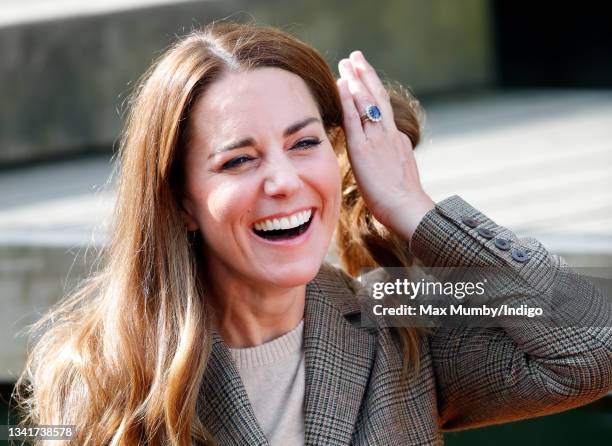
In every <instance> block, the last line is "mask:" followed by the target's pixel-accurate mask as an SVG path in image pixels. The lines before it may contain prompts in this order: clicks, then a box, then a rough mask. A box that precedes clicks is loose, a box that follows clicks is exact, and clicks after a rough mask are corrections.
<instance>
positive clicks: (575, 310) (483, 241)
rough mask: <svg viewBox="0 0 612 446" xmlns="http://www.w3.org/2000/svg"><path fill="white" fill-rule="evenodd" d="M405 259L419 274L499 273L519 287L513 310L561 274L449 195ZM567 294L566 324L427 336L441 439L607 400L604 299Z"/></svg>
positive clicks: (611, 319)
mask: <svg viewBox="0 0 612 446" xmlns="http://www.w3.org/2000/svg"><path fill="white" fill-rule="evenodd" d="M483 228H484V229H485V230H483ZM486 230H489V231H491V232H489V233H487V231H486ZM482 234H484V236H483V235H482ZM500 238H501V239H504V240H506V241H508V242H509V245H504V244H503V243H501V246H502V248H505V249H500V248H499V247H498V246H499V245H500V242H499V241H497V244H496V239H500ZM410 250H411V253H412V254H413V255H414V256H415V257H417V258H418V259H419V260H420V262H421V263H422V264H423V265H424V266H425V267H458V266H461V267H503V268H504V269H505V270H506V269H507V270H508V271H510V274H511V275H513V276H514V277H515V278H516V279H517V281H516V282H517V283H519V282H520V283H522V284H524V285H523V288H522V289H521V293H520V294H521V296H522V298H523V300H522V301H521V303H527V304H529V303H530V302H531V303H532V304H534V305H535V304H536V302H537V299H538V293H539V290H543V289H545V288H547V287H550V286H551V285H554V283H553V284H551V283H550V282H551V281H554V280H556V279H555V277H558V275H555V271H558V270H559V268H563V267H564V266H566V265H567V264H566V263H565V262H564V261H563V259H562V258H560V257H558V256H556V255H552V254H550V253H549V252H548V251H547V250H546V249H545V248H544V247H543V246H542V244H541V243H539V242H538V241H537V240H534V239H532V238H520V239H519V238H517V236H516V235H515V234H513V233H512V232H511V231H510V230H508V229H506V228H503V227H501V226H498V225H496V224H495V223H494V222H493V221H492V220H491V219H489V218H487V217H486V216H485V215H483V214H482V213H480V212H479V211H478V210H476V209H474V208H473V207H472V206H470V205H469V204H468V203H466V202H465V201H464V200H462V199H461V198H460V197H458V196H452V197H450V198H447V199H446V200H443V201H441V202H440V203H438V204H437V205H436V207H435V208H434V209H432V210H431V211H429V212H428V213H427V214H426V215H425V216H424V218H423V220H422V221H421V222H420V223H419V226H418V227H417V229H416V231H415V233H414V234H413V237H412V239H411V241H410ZM571 289H572V290H575V291H573V292H575V293H577V295H575V296H573V300H574V302H575V304H572V305H568V306H567V307H566V308H564V309H563V311H562V312H560V314H561V315H562V317H563V318H566V320H567V322H568V323H567V324H566V325H562V326H555V327H550V326H546V325H544V324H539V323H537V322H533V323H531V322H530V323H529V324H524V325H518V324H509V323H507V324H504V323H503V322H500V325H501V326H498V327H494V328H491V327H485V328H474V327H459V328H450V327H438V328H436V329H435V330H434V331H433V332H432V333H430V334H429V335H428V341H429V347H430V351H431V357H432V363H433V371H434V375H435V380H436V394H437V402H438V413H439V419H440V424H441V428H442V429H443V430H448V431H452V430H461V429H466V428H472V427H479V426H483V425H487V424H496V423H502V422H507V421H512V420H519V419H523V418H527V417H533V416H540V415H546V414H551V413H556V412H560V411H563V410H567V409H570V408H573V407H577V406H580V405H583V404H586V403H589V402H591V401H593V400H595V399H598V398H600V397H602V396H604V395H605V394H606V393H607V392H609V391H610V389H611V388H612V307H611V304H610V300H609V298H608V297H606V296H604V295H603V293H601V292H600V291H599V290H597V289H595V288H594V287H592V286H589V285H588V284H586V283H585V284H584V286H572V287H571ZM510 292H512V293H516V288H514V289H513V290H512V291H508V293H510ZM464 303H467V302H464Z"/></svg>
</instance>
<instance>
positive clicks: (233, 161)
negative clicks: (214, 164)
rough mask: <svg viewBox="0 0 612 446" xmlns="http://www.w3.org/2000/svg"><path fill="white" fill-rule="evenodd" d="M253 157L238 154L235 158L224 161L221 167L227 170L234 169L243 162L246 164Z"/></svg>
mask: <svg viewBox="0 0 612 446" xmlns="http://www.w3.org/2000/svg"><path fill="white" fill-rule="evenodd" d="M251 159H252V158H250V157H248V156H238V157H236V158H234V159H231V160H229V161H227V162H225V163H223V164H222V165H221V169H222V170H225V169H233V168H235V167H238V166H239V165H241V164H244V163H246V162H248V161H251Z"/></svg>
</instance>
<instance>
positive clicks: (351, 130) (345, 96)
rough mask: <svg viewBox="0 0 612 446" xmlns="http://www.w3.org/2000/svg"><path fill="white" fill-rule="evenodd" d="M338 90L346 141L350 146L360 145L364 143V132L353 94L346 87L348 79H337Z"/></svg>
mask: <svg viewBox="0 0 612 446" xmlns="http://www.w3.org/2000/svg"><path fill="white" fill-rule="evenodd" d="M337 84H338V91H339V93H340V100H341V101H342V108H343V111H344V131H345V134H346V143H347V145H348V146H350V147H351V148H354V147H362V146H363V145H364V144H365V139H366V138H365V134H364V133H363V127H362V126H361V120H360V118H359V112H358V111H357V108H355V102H354V100H353V95H352V94H351V92H350V91H349V88H348V80H347V79H345V78H341V79H338V82H337Z"/></svg>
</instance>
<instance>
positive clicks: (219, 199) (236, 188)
mask: <svg viewBox="0 0 612 446" xmlns="http://www.w3.org/2000/svg"><path fill="white" fill-rule="evenodd" d="M247 183H248V182H247ZM253 190H255V189H254V185H252V184H245V182H244V181H239V180H238V179H236V177H233V178H231V179H230V180H229V181H224V182H222V183H218V184H215V185H213V187H211V188H210V190H209V192H208V194H207V196H206V198H205V207H206V209H205V212H204V215H206V216H207V217H208V218H210V219H211V220H212V224H220V223H224V224H228V223H230V224H231V223H234V222H235V221H237V220H240V219H242V218H244V217H245V216H247V217H248V214H249V213H250V212H251V209H252V206H253V203H252V199H251V195H250V191H253Z"/></svg>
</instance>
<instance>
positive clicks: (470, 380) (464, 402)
mask: <svg viewBox="0 0 612 446" xmlns="http://www.w3.org/2000/svg"><path fill="white" fill-rule="evenodd" d="M486 230H489V231H492V234H493V235H492V234H491V233H487V231H486ZM483 234H484V236H483ZM497 239H504V240H506V241H507V242H509V244H507V245H506V244H504V243H501V242H499V241H496V240H497ZM500 246H501V248H503V249H501V248H500ZM410 249H411V252H412V254H413V255H414V256H416V257H417V258H418V259H420V261H421V262H422V263H423V265H425V266H496V267H504V268H508V269H509V270H510V271H511V272H512V274H515V275H516V277H517V278H519V279H520V282H521V283H524V286H525V290H526V291H525V293H524V295H525V296H526V297H525V299H526V300H525V302H528V301H529V299H537V295H536V294H534V293H529V292H527V290H529V289H530V290H533V289H538V286H540V285H541V282H542V281H545V280H548V279H549V277H545V273H542V271H550V270H553V269H554V268H556V267H558V266H561V265H562V262H563V261H562V259H560V258H559V257H557V256H554V255H551V254H550V253H548V252H547V251H546V249H545V248H544V247H543V246H542V245H541V244H540V243H538V242H537V241H536V240H533V239H529V238H522V239H518V238H517V237H516V236H515V235H514V234H513V233H512V232H511V231H509V230H508V229H506V228H503V227H501V226H498V225H496V224H495V223H494V222H493V221H492V220H490V219H489V218H487V217H486V216H484V215H483V214H481V213H480V212H479V211H477V210H476V209H474V208H473V207H471V206H470V205H469V204H467V203H466V202H465V201H463V200H462V199H461V198H460V197H458V196H453V197H450V198H448V199H446V200H444V201H442V202H440V203H438V204H437V205H436V208H435V209H433V210H432V211H430V212H429V213H428V214H427V215H426V216H425V217H424V219H423V221H422V222H421V223H420V224H419V227H418V228H417V230H416V232H415V234H414V235H413V238H412V241H411V246H410ZM363 286H364V285H363V284H362V283H360V282H359V281H357V280H355V279H353V278H351V277H350V276H348V275H347V274H345V273H344V272H342V271H341V270H339V269H337V268H335V267H333V266H331V265H329V264H324V265H323V266H322V267H321V269H320V271H319V274H318V275H317V276H316V278H315V279H314V280H313V281H311V282H310V283H308V285H307V287H306V306H305V316H304V350H305V368H306V383H305V397H304V427H305V444H306V445H364V446H365V445H380V446H383V445H438V444H442V443H443V436H442V433H443V432H444V431H445V430H459V429H466V428H470V427H478V426H484V425H487V424H494V423H501V422H505V421H510V420H518V419H522V418H526V417H532V416H539V415H545V414H550V413H555V412H559V411H562V410H566V409H570V408H573V407H576V406H579V405H583V404H586V403H588V402H590V401H593V400H595V399H597V398H599V397H602V396H603V395H605V394H606V393H607V392H608V391H609V390H610V389H611V388H612V328H611V327H612V306H611V304H610V301H609V300H608V299H607V298H606V297H603V296H602V295H601V294H600V293H598V292H596V291H595V292H594V291H593V289H592V288H589V287H586V286H585V287H582V288H578V289H580V290H583V291H581V293H584V296H582V295H581V296H577V297H578V299H577V301H578V302H583V301H584V302H585V304H584V305H574V306H570V307H568V308H569V309H568V310H566V311H565V313H564V314H565V315H566V316H565V317H567V318H570V319H572V320H573V321H574V322H578V323H574V324H572V325H571V326H567V327H556V328H551V327H545V326H539V325H538V324H537V323H532V324H530V325H529V326H510V325H509V326H507V327H506V326H503V327H495V328H469V327H461V328H446V327H438V328H436V329H435V330H434V331H433V332H432V333H431V334H429V335H424V336H423V337H422V338H421V344H420V348H421V368H420V370H419V373H418V375H416V376H415V377H413V378H411V379H410V380H408V381H407V380H403V379H401V368H402V356H401V350H400V346H399V343H398V340H397V337H396V336H395V335H394V329H391V328H380V327H372V328H365V327H363V326H362V325H361V323H360V322H361V319H360V312H361V304H360V301H359V299H358V297H357V294H358V293H359V291H360V289H363V288H362V287H363ZM510 292H512V293H516V292H517V290H516V288H513V289H512V291H508V293H510ZM587 302H588V305H587V304H586V303H587ZM586 321H588V324H587V323H585V322H586ZM568 325H569V324H568ZM198 413H199V416H200V418H201V420H202V422H203V423H204V425H205V426H206V427H207V429H208V430H209V432H211V434H212V435H213V436H214V437H215V439H216V441H217V442H218V443H219V444H220V445H245V446H247V445H248V446H252V445H267V444H268V443H267V440H266V438H265V435H264V433H263V431H262V429H261V428H260V426H259V425H258V423H257V420H256V418H255V414H254V412H253V409H252V407H251V405H250V403H249V400H248V396H247V393H246V391H245V389H244V387H243V385H242V382H241V379H240V376H239V374H238V371H237V369H236V366H235V364H234V363H233V362H232V358H231V356H230V354H229V351H228V349H227V346H226V345H225V344H224V342H223V339H222V338H221V337H220V336H219V334H217V333H213V346H212V352H211V355H210V360H209V363H208V366H207V368H206V372H205V376H204V378H203V383H202V387H201V390H200V400H199V402H198Z"/></svg>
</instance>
